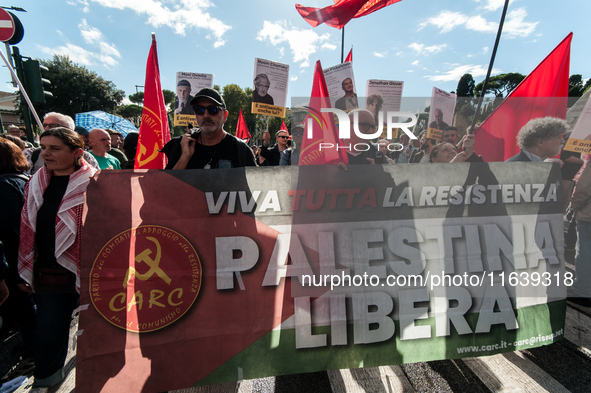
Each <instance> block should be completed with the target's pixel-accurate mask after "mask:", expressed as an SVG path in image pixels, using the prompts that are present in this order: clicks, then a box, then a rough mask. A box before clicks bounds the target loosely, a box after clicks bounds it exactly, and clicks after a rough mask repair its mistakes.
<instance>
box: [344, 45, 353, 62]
mask: <svg viewBox="0 0 591 393" xmlns="http://www.w3.org/2000/svg"><path fill="white" fill-rule="evenodd" d="M352 61H353V48H351V50H350V51H349V54H348V55H347V58H346V59H345V63H348V62H352Z"/></svg>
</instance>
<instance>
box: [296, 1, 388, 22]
mask: <svg viewBox="0 0 591 393" xmlns="http://www.w3.org/2000/svg"><path fill="white" fill-rule="evenodd" d="M399 1H400V0H335V1H334V5H329V6H328V7H324V8H315V7H304V6H303V5H300V4H296V10H297V11H298V12H299V13H300V15H301V16H302V18H304V19H305V20H306V22H308V23H309V24H310V25H311V26H312V27H316V26H318V25H320V24H322V23H326V24H327V25H329V26H332V27H336V28H337V29H340V28H342V27H343V26H345V25H346V24H347V23H348V22H349V21H350V20H351V19H353V18H361V17H362V16H365V15H369V14H371V13H372V12H375V11H377V10H379V9H382V8H384V7H387V6H389V5H391V4H394V3H398V2H399Z"/></svg>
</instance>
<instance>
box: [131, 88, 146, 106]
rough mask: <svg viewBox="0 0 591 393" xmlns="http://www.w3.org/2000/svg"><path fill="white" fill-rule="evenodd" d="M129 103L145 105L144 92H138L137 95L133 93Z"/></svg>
mask: <svg viewBox="0 0 591 393" xmlns="http://www.w3.org/2000/svg"><path fill="white" fill-rule="evenodd" d="M128 98H129V101H131V102H133V103H135V104H138V105H143V104H144V92H143V91H138V92H137V93H133V94H130V95H129V97H128Z"/></svg>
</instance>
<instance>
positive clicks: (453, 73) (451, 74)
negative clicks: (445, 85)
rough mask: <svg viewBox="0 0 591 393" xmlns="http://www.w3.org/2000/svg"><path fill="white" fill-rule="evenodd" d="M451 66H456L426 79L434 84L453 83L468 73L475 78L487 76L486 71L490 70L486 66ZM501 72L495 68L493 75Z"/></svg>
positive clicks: (427, 76)
mask: <svg viewBox="0 0 591 393" xmlns="http://www.w3.org/2000/svg"><path fill="white" fill-rule="evenodd" d="M451 66H454V68H453V69H451V70H449V71H447V72H445V73H444V74H441V75H426V76H425V78H427V79H429V80H431V81H434V82H452V81H457V80H459V79H460V78H461V77H462V75H464V74H466V73H469V74H472V76H473V77H478V76H485V75H486V71H487V70H488V67H486V66H480V65H472V64H468V65H458V64H452V65H451ZM500 72H501V70H498V69H495V68H493V73H495V74H498V73H500Z"/></svg>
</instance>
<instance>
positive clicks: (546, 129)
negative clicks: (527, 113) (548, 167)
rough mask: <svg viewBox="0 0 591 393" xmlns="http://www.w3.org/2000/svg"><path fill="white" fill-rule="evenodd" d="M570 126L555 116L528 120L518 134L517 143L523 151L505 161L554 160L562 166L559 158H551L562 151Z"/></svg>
mask: <svg viewBox="0 0 591 393" xmlns="http://www.w3.org/2000/svg"><path fill="white" fill-rule="evenodd" d="M567 128H568V123H567V122H566V121H565V120H562V119H558V118H555V117H542V118H539V119H533V120H530V121H528V122H527V123H526V124H525V125H524V126H523V127H522V128H521V130H519V133H518V134H517V144H518V145H519V147H520V148H521V152H519V153H518V154H516V155H514V156H513V157H511V158H509V159H508V160H506V161H505V162H516V161H534V162H535V161H553V162H558V163H559V164H560V165H561V166H562V161H561V160H559V159H550V157H553V156H555V155H557V154H558V153H559V152H560V148H561V146H563V145H564V139H563V136H564V134H565V132H566V130H567Z"/></svg>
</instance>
